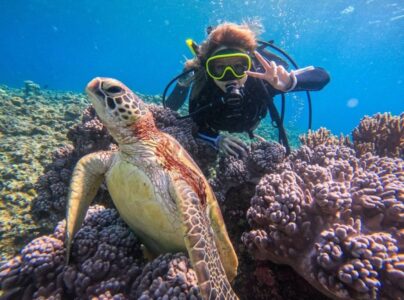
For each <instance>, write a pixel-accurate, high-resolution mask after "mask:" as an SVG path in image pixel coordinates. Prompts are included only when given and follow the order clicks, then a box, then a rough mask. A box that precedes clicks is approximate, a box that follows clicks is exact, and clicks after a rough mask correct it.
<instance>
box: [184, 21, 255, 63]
mask: <svg viewBox="0 0 404 300" xmlns="http://www.w3.org/2000/svg"><path fill="white" fill-rule="evenodd" d="M220 47H228V48H236V49H241V50H245V51H250V52H252V51H254V50H255V48H257V40H256V36H255V33H254V32H253V31H252V30H251V29H250V27H249V26H248V25H247V24H242V25H238V24H234V23H228V22H225V23H222V24H220V25H218V26H216V27H215V28H213V29H212V30H211V31H210V33H209V35H208V38H207V39H206V40H205V41H204V42H203V43H202V44H201V46H200V47H199V52H198V56H197V57H195V58H194V59H191V60H187V61H186V62H185V68H186V69H189V68H200V67H201V66H202V64H203V63H204V62H205V61H206V60H207V59H208V58H209V56H210V55H212V54H213V53H214V52H215V50H217V49H218V48H220Z"/></svg>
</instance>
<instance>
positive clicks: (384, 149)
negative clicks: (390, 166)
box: [352, 113, 404, 159]
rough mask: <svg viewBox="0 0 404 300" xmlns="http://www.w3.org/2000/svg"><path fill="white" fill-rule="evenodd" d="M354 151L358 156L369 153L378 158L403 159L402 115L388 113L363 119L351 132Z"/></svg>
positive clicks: (403, 132)
mask: <svg viewBox="0 0 404 300" xmlns="http://www.w3.org/2000/svg"><path fill="white" fill-rule="evenodd" d="M352 136H353V139H354V145H355V150H356V152H357V153H358V154H359V155H363V154H365V153H366V152H371V153H374V154H377V155H379V156H389V157H400V158H401V159H404V113H402V114H401V115H400V116H392V115H391V114H390V113H384V114H376V115H374V116H373V117H369V116H366V117H364V118H363V119H362V120H361V122H360V124H359V126H358V127H357V128H355V130H354V131H353V132H352Z"/></svg>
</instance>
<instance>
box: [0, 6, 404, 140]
mask: <svg viewBox="0 0 404 300" xmlns="http://www.w3.org/2000/svg"><path fill="white" fill-rule="evenodd" d="M222 21H231V22H236V23H240V22H242V21H249V22H252V23H261V24H262V25H263V28H264V29H265V32H264V33H263V34H262V35H261V38H262V39H264V40H274V41H275V43H276V44H277V45H278V46H281V47H282V48H283V49H285V50H286V51H287V52H288V53H289V54H290V55H291V56H292V57H293V58H294V59H295V60H296V62H297V63H298V64H299V66H302V67H303V66H308V65H315V66H321V67H324V68H325V69H326V70H327V71H328V72H329V73H330V75H331V82H330V84H329V85H328V86H327V87H326V88H325V89H324V90H322V91H320V92H315V93H313V94H312V97H313V129H316V128H319V127H320V126H325V127H327V128H328V129H330V130H331V131H332V132H333V133H335V134H338V133H340V132H344V133H346V134H348V133H350V132H351V130H352V129H353V128H354V127H355V126H356V125H357V124H358V122H359V120H360V119H361V118H362V117H363V116H364V115H373V114H375V113H376V112H392V113H393V114H399V113H401V112H402V111H403V108H404V75H403V70H404V57H403V49H404V3H403V2H402V1H396V0H361V1H359V0H357V1H354V0H334V1H331V0H329V1H315V0H309V1H297V0H288V1H286V0H236V1H223V0H215V1H202V0H200V1H198V0H189V1H155V0H150V1H129V0H121V1H117V0H115V1H111V0H110V1H90V0H83V1H49V0H30V1H22V0H15V1H6V0H1V1H0V37H1V39H0V84H5V85H8V86H10V87H22V86H23V82H24V80H33V81H34V82H36V83H38V84H40V85H41V86H42V87H46V88H48V89H54V90H69V91H82V90H83V88H84V86H85V85H86V83H87V82H88V81H89V80H90V79H91V78H92V77H94V76H108V77H116V78H118V79H120V80H121V81H123V82H125V83H127V85H128V86H130V87H131V88H132V89H134V90H136V91H139V92H141V93H144V94H161V93H162V91H163V89H164V87H165V85H166V83H167V82H168V81H169V80H170V79H171V78H172V77H173V76H175V75H176V74H178V73H179V72H180V71H181V69H182V63H183V62H184V59H185V57H188V58H190V57H191V53H190V52H189V50H188V48H187V46H186V45H185V39H187V38H193V39H194V40H195V41H196V42H197V43H199V42H202V41H203V40H204V38H205V37H206V35H205V28H206V27H207V26H209V25H215V24H218V23H220V22H222ZM286 110H287V118H286V122H288V123H287V124H289V125H292V126H293V125H294V126H299V127H301V128H302V129H306V128H307V101H306V98H305V97H304V95H303V94H296V95H291V96H289V97H288V99H287V108H286Z"/></svg>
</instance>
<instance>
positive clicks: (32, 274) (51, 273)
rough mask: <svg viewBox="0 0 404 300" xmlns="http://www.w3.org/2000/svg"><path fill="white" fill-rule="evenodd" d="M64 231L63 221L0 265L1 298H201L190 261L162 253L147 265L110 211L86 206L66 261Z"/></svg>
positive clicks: (126, 232) (134, 239)
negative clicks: (82, 221) (81, 224)
mask: <svg viewBox="0 0 404 300" xmlns="http://www.w3.org/2000/svg"><path fill="white" fill-rule="evenodd" d="M64 232H65V223H64V221H63V222H60V223H59V225H58V226H57V227H56V229H55V231H54V233H53V234H52V235H50V236H42V237H39V238H37V239H35V240H33V241H32V242H30V243H29V244H28V245H26V246H25V247H24V248H23V249H22V251H21V255H19V256H17V257H15V258H13V259H12V260H10V261H9V262H7V263H6V264H4V265H2V266H1V267H0V287H1V289H2V290H3V291H4V295H3V296H2V299H66V298H67V299H137V298H139V299H157V298H159V297H160V299H161V297H164V296H166V298H167V297H170V298H171V297H174V296H176V297H178V299H182V298H183V299H185V298H187V299H201V297H200V294H199V289H198V287H197V284H196V275H195V273H194V271H193V270H192V269H191V268H190V262H189V260H188V259H187V258H186V257H185V256H184V255H183V254H175V255H172V254H166V255H162V256H159V257H157V258H156V259H155V260H153V261H151V262H150V263H148V264H146V263H145V261H144V260H143V258H142V256H143V255H142V251H141V245H140V243H139V242H138V240H137V238H136V237H135V236H134V235H133V234H132V232H131V231H130V230H129V229H128V227H127V226H126V225H125V223H124V222H123V221H122V220H121V219H120V218H119V216H118V213H117V211H116V210H114V209H105V208H104V207H102V206H93V207H90V209H89V211H88V213H87V216H86V218H85V221H84V224H83V226H82V228H81V229H80V230H79V232H78V233H77V235H76V237H75V242H74V244H73V249H72V250H73V251H72V256H71V258H70V263H69V265H66V264H65V255H66V252H65V247H64V245H63V238H64ZM167 299H168V298H167Z"/></svg>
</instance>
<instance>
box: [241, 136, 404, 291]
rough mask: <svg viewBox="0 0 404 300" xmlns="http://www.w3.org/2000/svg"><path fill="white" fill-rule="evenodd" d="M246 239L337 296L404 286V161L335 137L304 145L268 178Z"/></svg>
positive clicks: (263, 255)
mask: <svg viewBox="0 0 404 300" xmlns="http://www.w3.org/2000/svg"><path fill="white" fill-rule="evenodd" d="M247 218H248V221H249V223H250V225H251V226H252V228H253V230H251V231H249V232H246V233H244V234H243V237H242V240H243V242H244V244H245V245H246V246H247V247H248V249H249V251H250V253H252V254H253V256H254V257H255V258H257V259H260V260H266V259H269V260H271V261H274V262H277V263H285V264H289V265H291V266H292V267H293V268H294V269H295V270H296V271H297V272H298V273H300V274H301V275H302V276H303V277H305V278H306V280H308V281H309V282H310V283H311V284H313V285H314V286H315V287H317V288H318V289H319V290H321V291H322V292H323V293H325V294H327V295H329V296H331V297H336V298H341V299H345V298H357V299H378V298H380V297H384V298H391V299H398V298H400V297H403V295H404V294H403V293H404V254H403V253H402V250H401V251H400V247H402V245H403V244H404V235H403V234H404V230H403V223H404V163H403V161H402V160H401V159H397V158H389V157H378V156H374V155H372V154H371V153H367V154H366V155H364V156H362V157H360V158H357V157H356V156H355V151H354V150H353V149H352V148H349V147H346V146H339V145H336V144H333V143H330V144H329V145H325V144H320V145H318V146H314V147H313V148H309V147H307V146H302V147H301V148H300V149H298V150H297V151H295V152H294V153H293V154H292V155H291V156H290V157H289V158H288V160H287V164H285V168H284V169H283V170H278V171H276V172H274V173H271V174H266V175H265V176H264V177H262V178H261V180H260V182H259V184H258V185H257V186H256V192H255V195H254V197H253V198H252V200H251V207H250V208H249V210H248V212H247Z"/></svg>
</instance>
